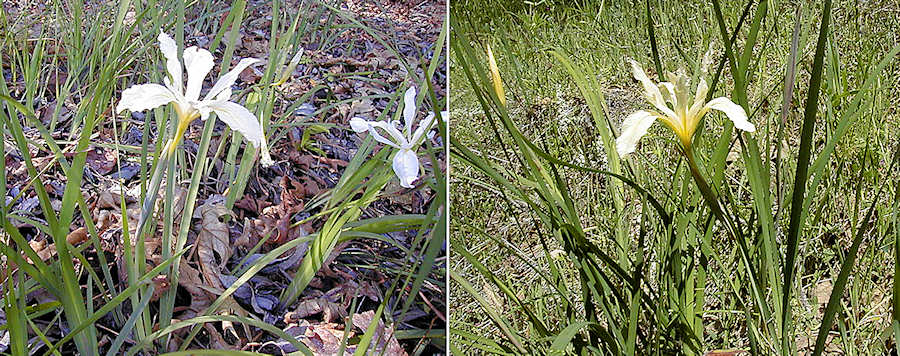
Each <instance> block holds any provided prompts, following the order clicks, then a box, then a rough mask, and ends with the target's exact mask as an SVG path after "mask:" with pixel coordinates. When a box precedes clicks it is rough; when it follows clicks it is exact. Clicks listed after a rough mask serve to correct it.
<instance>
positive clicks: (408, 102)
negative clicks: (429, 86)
mask: <svg viewBox="0 0 900 356" xmlns="http://www.w3.org/2000/svg"><path fill="white" fill-rule="evenodd" d="M415 118H416V87H414V86H411V87H409V89H406V94H405V95H403V123H404V124H406V127H405V128H404V129H403V133H404V134H407V135H409V134H410V133H411V132H412V122H413V120H414V119H415Z"/></svg>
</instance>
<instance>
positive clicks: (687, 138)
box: [616, 60, 756, 156]
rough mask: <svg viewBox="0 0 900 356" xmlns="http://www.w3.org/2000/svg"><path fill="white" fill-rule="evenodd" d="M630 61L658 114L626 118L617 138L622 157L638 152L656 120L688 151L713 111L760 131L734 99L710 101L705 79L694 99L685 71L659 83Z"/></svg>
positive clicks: (738, 125) (746, 128)
mask: <svg viewBox="0 0 900 356" xmlns="http://www.w3.org/2000/svg"><path fill="white" fill-rule="evenodd" d="M630 62H631V70H632V74H633V75H634V78H635V79H637V80H638V81H639V82H641V84H642V85H643V87H644V96H645V97H646V99H647V101H649V102H650V104H652V105H653V106H654V107H655V108H656V110H658V111H652V110H648V111H645V110H640V111H638V112H635V113H633V114H631V115H628V117H626V118H625V121H624V122H623V123H622V134H621V135H620V136H619V138H617V139H616V151H618V153H619V155H621V156H625V155H627V154H630V153H632V152H634V149H635V146H636V145H637V142H638V140H640V139H641V137H643V136H644V135H645V134H646V133H647V130H648V129H649V128H650V126H651V125H653V123H654V122H655V121H656V120H659V121H662V122H663V123H664V124H666V126H668V127H669V128H671V129H672V131H675V134H676V135H677V136H678V138H679V139H680V140H681V144H682V145H683V146H684V149H685V150H686V152H687V151H690V149H691V139H692V137H693V136H694V132H695V131H697V125H698V124H699V123H700V120H701V119H702V118H703V116H704V115H706V113H707V112H708V111H709V110H710V109H715V110H719V111H722V112H724V113H725V116H728V118H729V119H730V120H731V121H732V122H734V127H736V128H738V129H741V130H744V131H747V132H754V131H756V127H755V126H753V124H752V123H750V121H748V120H747V113H745V112H744V108H742V107H741V106H740V105H737V104H735V103H734V102H732V101H731V99H728V98H726V97H719V98H715V99H712V100H710V101H709V102H707V101H706V93H707V91H708V90H709V87H708V86H707V84H706V80H704V79H703V78H702V76H701V78H700V83H699V84H698V85H697V90H696V93H695V94H694V95H693V98H691V95H690V90H691V88H690V78H689V77H688V76H687V75H686V74H685V73H684V72H683V71H680V72H679V73H678V74H674V73H671V72H670V73H667V77H668V79H669V81H668V82H662V83H659V84H656V83H653V81H651V80H650V78H649V77H647V74H646V73H645V72H644V69H643V68H641V66H640V65H639V64H638V63H637V62H635V61H633V60H632V61H630ZM706 62H708V61H706V60H704V63H706Z"/></svg>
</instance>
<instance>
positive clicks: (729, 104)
mask: <svg viewBox="0 0 900 356" xmlns="http://www.w3.org/2000/svg"><path fill="white" fill-rule="evenodd" d="M705 108H706V109H715V110H719V111H721V112H724V113H725V116H728V119H729V120H731V121H732V122H734V127H736V128H738V129H741V130H744V131H747V132H754V131H756V126H753V124H752V123H750V121H749V120H748V119H747V113H746V112H745V111H744V108H742V107H741V106H740V105H738V104H735V103H734V102H733V101H731V99H728V98H726V97H720V98H715V99H713V100H710V101H709V102H708V103H706V106H705Z"/></svg>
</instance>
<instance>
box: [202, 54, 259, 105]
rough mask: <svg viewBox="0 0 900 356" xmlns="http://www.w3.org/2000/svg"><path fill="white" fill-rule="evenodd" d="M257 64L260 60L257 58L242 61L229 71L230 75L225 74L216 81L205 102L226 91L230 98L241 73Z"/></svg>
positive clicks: (205, 97)
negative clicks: (232, 88)
mask: <svg viewBox="0 0 900 356" xmlns="http://www.w3.org/2000/svg"><path fill="white" fill-rule="evenodd" d="M257 62H259V60H258V59H256V58H244V59H241V61H240V62H238V64H237V65H236V66H234V68H232V69H231V70H230V71H228V73H225V75H223V76H222V77H221V78H219V80H218V81H216V84H214V85H213V87H212V89H209V92H208V93H206V96H204V100H209V98H213V97H216V96H217V95H219V93H221V92H223V91H225V90H228V92H229V95H228V96H229V97H230V96H231V95H230V92H231V90H230V89H231V86H232V85H234V82H235V81H237V78H238V76H239V75H240V74H241V72H243V71H244V69H247V67H249V66H251V65H254V64H256V63H257Z"/></svg>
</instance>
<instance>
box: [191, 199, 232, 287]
mask: <svg viewBox="0 0 900 356" xmlns="http://www.w3.org/2000/svg"><path fill="white" fill-rule="evenodd" d="M225 215H231V212H230V211H229V210H228V209H226V208H225V198H224V197H222V196H221V195H216V196H212V197H210V198H209V199H207V201H206V202H205V203H203V205H201V206H200V207H198V208H197V210H196V211H194V218H200V233H199V234H198V235H197V256H198V258H199V263H200V270H201V272H202V276H203V280H204V285H206V286H209V287H212V288H217V289H218V288H222V282H221V280H220V279H219V274H220V273H221V271H222V266H224V265H225V263H227V262H228V259H229V258H231V252H232V250H231V240H230V238H229V234H228V225H227V224H225V223H223V222H222V221H221V220H219V218H220V217H221V216H225Z"/></svg>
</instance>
